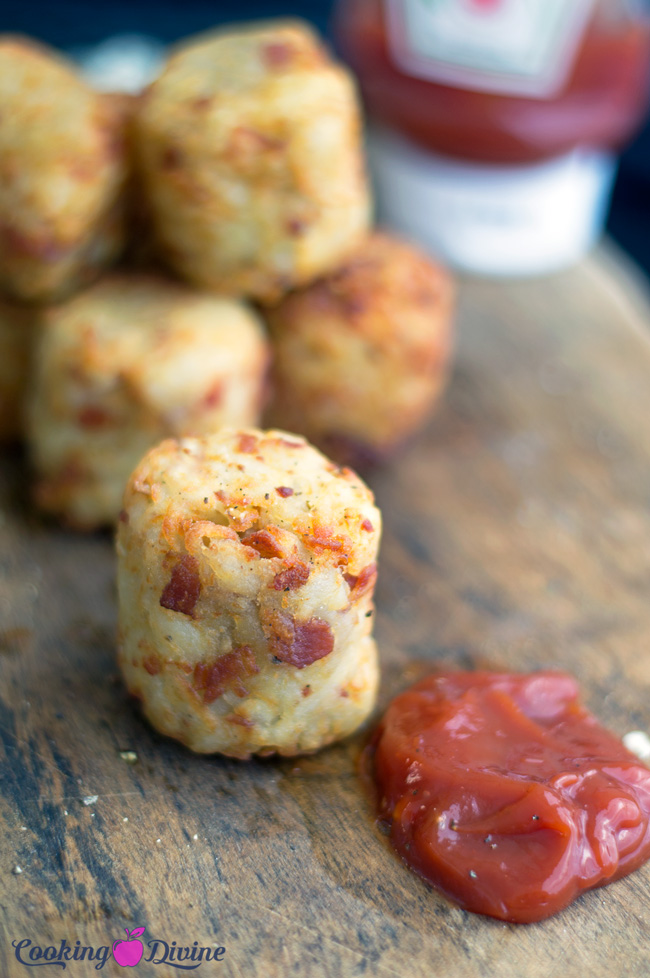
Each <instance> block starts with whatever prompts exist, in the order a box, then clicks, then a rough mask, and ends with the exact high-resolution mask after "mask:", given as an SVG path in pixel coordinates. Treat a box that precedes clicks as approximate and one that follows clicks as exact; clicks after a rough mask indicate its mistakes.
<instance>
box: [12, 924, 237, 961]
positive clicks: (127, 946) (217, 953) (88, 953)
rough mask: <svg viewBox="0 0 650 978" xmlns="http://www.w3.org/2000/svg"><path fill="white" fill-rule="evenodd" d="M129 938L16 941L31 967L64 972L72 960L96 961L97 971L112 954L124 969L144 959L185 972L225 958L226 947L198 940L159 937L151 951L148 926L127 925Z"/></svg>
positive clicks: (19, 958)
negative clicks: (109, 941)
mask: <svg viewBox="0 0 650 978" xmlns="http://www.w3.org/2000/svg"><path fill="white" fill-rule="evenodd" d="M124 930H125V931H126V940H124V939H120V940H116V941H113V943H112V945H108V944H103V945H101V947H91V946H90V945H88V944H82V943H81V941H76V942H75V943H74V944H69V943H68V941H67V939H66V938H65V937H64V938H63V939H62V940H61V942H60V944H59V945H58V947H57V946H56V945H54V944H49V945H48V946H47V947H43V946H42V945H40V944H36V943H35V942H34V941H32V940H30V938H28V937H25V938H23V940H22V941H12V944H13V947H14V954H15V955H16V960H17V961H19V962H20V964H24V965H25V966H26V967H27V968H38V967H41V966H43V965H48V964H49V965H54V966H58V967H59V968H62V969H63V970H64V971H65V969H66V968H67V966H68V964H69V963H70V962H72V961H87V962H90V963H92V965H93V966H94V968H95V971H101V970H102V968H103V967H104V965H105V964H106V962H107V961H108V960H109V959H110V958H111V957H112V958H113V959H114V960H115V962H116V964H119V965H120V967H121V968H135V967H136V965H138V964H140V962H143V963H144V962H148V963H150V964H166V965H168V966H169V967H171V968H179V969H181V970H182V971H194V969H195V968H199V967H200V966H201V965H202V964H205V962H206V961H210V962H212V961H222V960H223V958H224V956H225V954H226V949H225V947H217V946H216V945H212V947H200V946H199V942H198V941H194V942H193V943H192V944H191V945H189V946H180V945H179V944H178V943H177V942H176V941H171V942H168V941H163V940H160V938H158V939H157V940H154V941H147V950H145V946H144V944H143V943H142V941H141V940H140V937H142V935H143V934H144V932H145V928H144V927H135V928H134V929H133V930H129V929H128V927H125V928H124Z"/></svg>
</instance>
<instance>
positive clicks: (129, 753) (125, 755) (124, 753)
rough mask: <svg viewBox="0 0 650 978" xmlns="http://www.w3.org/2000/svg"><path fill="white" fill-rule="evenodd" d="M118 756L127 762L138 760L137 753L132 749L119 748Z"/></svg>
mask: <svg viewBox="0 0 650 978" xmlns="http://www.w3.org/2000/svg"><path fill="white" fill-rule="evenodd" d="M120 757H121V758H122V760H123V761H126V763H127V764H137V762H138V755H137V754H136V752H135V751H134V750H121V751H120Z"/></svg>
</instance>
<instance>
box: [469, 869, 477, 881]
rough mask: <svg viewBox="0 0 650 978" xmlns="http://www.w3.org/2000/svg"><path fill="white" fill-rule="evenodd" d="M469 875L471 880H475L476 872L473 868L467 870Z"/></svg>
mask: <svg viewBox="0 0 650 978" xmlns="http://www.w3.org/2000/svg"><path fill="white" fill-rule="evenodd" d="M469 876H470V879H473V880H475V879H476V873H475V872H474V870H473V869H470V871H469Z"/></svg>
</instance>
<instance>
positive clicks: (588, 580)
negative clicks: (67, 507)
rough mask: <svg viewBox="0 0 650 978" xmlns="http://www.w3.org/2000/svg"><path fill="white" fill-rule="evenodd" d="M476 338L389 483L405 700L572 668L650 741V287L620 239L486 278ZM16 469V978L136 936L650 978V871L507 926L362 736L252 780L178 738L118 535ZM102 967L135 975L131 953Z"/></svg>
mask: <svg viewBox="0 0 650 978" xmlns="http://www.w3.org/2000/svg"><path fill="white" fill-rule="evenodd" d="M458 325H459V343H458V352H457V360H456V369H455V374H454V378H453V382H452V384H451V389H450V391H449V394H448V397H447V400H446V403H445V404H444V406H443V407H442V408H441V410H440V411H439V413H438V414H437V416H436V417H435V418H434V420H433V421H432V423H431V424H430V426H429V427H428V429H427V430H426V431H425V432H424V434H423V435H422V436H421V437H420V438H419V439H418V440H417V441H416V442H415V443H414V444H413V445H412V446H411V448H410V449H409V451H408V452H407V453H406V454H405V455H404V456H403V457H402V458H401V459H400V460H399V461H397V462H395V464H394V465H393V466H392V467H391V468H390V469H386V470H385V471H382V472H379V473H376V474H375V475H374V476H373V477H372V479H371V480H370V481H371V483H372V485H373V488H374V489H375V491H376V494H377V498H378V502H379V504H380V506H381V507H382V509H383V512H384V516H385V536H384V542H383V547H382V554H381V565H380V579H379V585H378V591H377V608H378V614H377V637H378V639H379V645H380V650H381V660H382V665H383V681H382V689H381V702H380V707H383V706H384V705H385V704H386V703H387V701H388V700H389V698H391V697H392V696H393V695H394V694H395V693H396V692H398V691H399V690H401V689H403V688H404V687H405V686H406V685H407V684H409V683H410V682H412V681H413V680H414V679H415V678H417V677H418V676H420V675H421V674H422V673H423V672H425V671H426V670H427V669H428V668H429V667H430V665H431V664H432V663H444V664H453V665H455V666H460V667H473V666H479V665H480V666H489V667H496V668H514V669H522V670H523V669H534V668H539V667H541V666H551V667H563V668H567V669H569V670H570V671H572V672H573V673H575V675H576V676H577V677H578V678H579V680H580V682H581V683H582V686H583V688H584V693H585V698H586V701H587V703H588V705H589V707H590V708H591V709H592V710H593V711H594V712H595V713H596V714H597V715H598V716H599V717H600V718H601V720H602V721H604V722H605V723H606V724H607V725H609V726H611V728H613V729H614V730H615V731H617V732H618V733H620V734H623V733H625V732H626V731H629V730H633V729H642V730H649V731H650V695H649V693H650V689H649V687H650V512H649V507H650V306H649V305H647V304H646V301H645V299H644V297H643V295H642V289H641V288H640V287H639V285H638V284H637V282H636V280H635V279H634V275H633V274H632V275H631V274H630V272H629V270H628V269H626V267H625V266H624V265H623V264H622V263H621V261H620V259H619V258H618V257H616V256H615V255H613V253H612V251H611V249H607V250H601V251H600V252H598V253H596V255H595V256H593V257H591V258H589V259H588V260H586V261H584V262H583V263H582V264H581V265H580V266H579V267H577V268H576V269H574V270H572V271H570V272H566V273H563V274H560V275H556V276H554V277H551V278H546V279H543V280H539V281H530V282H517V283H497V282H484V281H478V280H468V281H464V282H463V283H462V286H461V297H460V308H459V315H458ZM0 464H1V468H2V478H1V482H2V489H1V496H0V510H1V525H0V629H1V634H0V653H2V654H1V655H0V670H1V677H2V680H1V688H0V695H1V701H0V733H1V735H2V740H3V742H4V757H3V760H2V768H1V770H0V776H1V779H2V785H3V795H4V798H3V800H2V802H1V803H0V819H1V825H2V834H1V836H0V838H1V839H2V842H1V843H0V847H1V853H0V905H1V907H2V911H3V916H4V920H3V935H2V948H1V950H0V953H1V954H3V955H4V956H5V960H4V961H2V962H1V963H0V975H2V976H3V978H4V976H7V978H14V976H15V978H19V976H25V975H27V974H30V973H32V972H29V971H28V970H27V967H26V966H25V965H23V964H20V963H19V962H18V961H17V959H16V957H15V953H14V948H13V947H12V941H20V940H31V941H32V945H26V947H27V948H29V947H31V946H33V945H39V946H41V947H42V948H44V947H46V946H48V945H55V946H56V947H57V949H58V948H60V942H61V940H62V939H63V938H65V939H66V941H67V943H68V945H69V946H72V947H75V946H76V944H75V942H76V941H77V940H80V941H81V942H82V945H89V946H91V947H94V948H99V947H101V946H105V945H110V944H112V942H113V941H115V940H118V939H119V938H120V937H124V933H123V929H124V928H125V927H128V928H129V929H132V928H135V927H145V928H146V930H145V934H144V937H143V940H144V941H145V944H146V942H147V941H153V940H156V939H158V940H161V941H162V940H164V941H166V942H167V944H168V945H169V946H170V947H173V944H172V942H173V941H176V942H177V945H179V946H189V947H193V946H194V942H195V941H196V942H198V944H197V946H204V947H213V946H214V948H217V947H224V948H225V949H226V950H225V953H224V954H223V956H222V960H221V961H219V962H216V963H215V962H211V963H209V964H205V963H204V964H202V965H200V967H198V968H197V969H196V970H194V971H192V972H191V973H192V974H197V975H210V976H212V975H224V976H232V978H239V976H243V978H249V976H254V978H257V976H260V978H262V976H263V978H273V976H285V975H297V976H304V978H307V976H310V978H311V976H314V978H316V976H318V978H322V976H332V978H339V976H356V975H372V976H378V978H388V976H391V975H392V976H404V978H416V976H426V978H432V976H434V975H435V976H446V978H456V976H463V978H464V976H476V978H478V976H489V978H492V976H503V978H509V976H512V978H521V976H533V978H536V976H540V978H542V976H543V978H553V976H562V978H570V976H580V978H583V976H585V975H589V976H603V978H605V976H607V978H611V976H612V975H614V976H616V975H621V976H622V975H626V976H627V975H629V976H634V978H642V976H644V975H650V925H649V924H648V916H649V908H650V866H648V867H647V868H645V869H642V870H640V871H639V872H637V873H635V874H634V875H633V876H632V877H630V878H628V879H625V880H622V881H621V882H619V883H616V884H614V885H613V886H611V887H607V888H605V889H602V890H598V891H594V892H592V893H589V894H587V895H585V896H584V897H582V898H581V899H580V900H578V901H577V902H576V903H575V904H574V905H573V906H571V907H570V908H569V909H567V910H566V911H565V912H564V913H562V914H560V915H559V916H557V917H556V918H554V919H551V920H549V921H547V922H545V923H543V924H539V925H531V926H519V927H518V926H511V925H505V924H502V923H499V922H496V921H493V920H489V919H486V918H482V917H478V916H474V915H472V914H468V913H464V912H463V911H461V910H459V909H457V908H456V907H455V906H453V905H452V904H450V903H449V902H447V901H446V900H445V899H444V898H442V897H441V896H439V895H438V894H437V893H436V892H435V891H434V890H433V889H431V888H430V887H428V886H426V885H425V884H424V883H423V882H422V881H421V880H419V879H417V878H416V877H415V876H414V875H412V874H411V873H410V872H409V871H408V870H407V869H406V868H405V867H404V866H403V865H402V864H401V863H400V862H399V861H398V859H397V858H396V857H395V856H394V855H393V853H392V852H391V850H390V848H389V847H388V845H387V843H386V840H385V838H384V837H383V836H382V835H381V833H380V832H379V831H378V829H377V828H376V826H375V824H374V822H373V817H372V809H371V805H370V803H369V801H368V799H367V798H366V796H365V794H364V791H363V789H362V786H361V784H360V781H359V778H358V776H357V760H358V754H359V750H360V746H361V744H362V737H361V736H359V737H357V738H354V739H352V740H351V741H349V742H348V743H346V744H344V745H341V746H338V747H335V748H333V749H330V750H326V751H323V752H322V753H320V754H318V755H316V756H313V757H309V758H301V759H297V760H293V761H292V760H281V761H272V760H270V761H269V760H267V761H260V762H250V763H237V762H234V761H227V760H222V759H219V758H210V757H199V756H193V755H192V754H190V753H189V752H188V751H186V750H185V749H183V748H181V747H180V746H177V745H176V744H175V743H173V742H170V741H166V740H164V739H163V738H161V737H159V736H157V735H156V734H155V733H154V732H153V731H152V730H151V729H150V728H149V727H148V726H147V724H146V723H145V722H144V721H143V720H142V719H141V718H140V715H139V714H138V711H137V709H136V708H135V707H134V706H133V705H132V704H131V703H130V702H129V701H128V700H127V698H126V696H125V693H124V689H123V688H122V686H121V685H120V683H119V681H118V679H117V677H116V667H115V653H114V645H115V641H114V636H115V592H114V583H113V577H114V569H115V567H114V559H113V551H112V546H111V541H110V538H109V537H108V536H101V535H99V536H87V537H85V536H78V535H74V534H72V533H67V532H64V531H62V530H59V529H56V528H52V527H49V526H45V525H43V524H42V523H41V522H39V521H38V520H37V519H36V518H35V517H34V516H33V514H31V513H30V511H29V510H28V508H27V506H26V504H25V495H26V475H25V471H24V469H23V466H22V464H21V462H20V459H17V458H9V459H8V458H7V457H6V456H5V457H3V459H2V462H1V463H0ZM121 751H134V752H135V753H136V754H137V762H136V763H129V762H128V760H127V759H124V757H123V756H122V755H121V753H120V752H121ZM94 796H97V797H96V799H95V798H94ZM84 798H85V799H86V800H88V799H92V800H91V801H90V803H89V804H84V801H83V799H84ZM16 867H20V869H21V870H22V871H21V872H18V870H17V869H16ZM162 947H163V945H162V944H161V945H159V949H162ZM25 953H26V952H25V951H24V952H23V954H25ZM148 955H149V949H148V948H146V952H145V956H148ZM66 971H67V974H69V975H70V978H75V976H86V975H91V974H97V973H98V972H97V971H95V968H94V962H92V963H91V962H89V961H87V960H86V961H74V960H73V961H70V962H69V963H68V965H67V969H66ZM61 973H62V969H61V968H59V967H57V966H56V965H54V964H51V965H48V966H43V970H42V971H39V972H36V974H38V975H44V976H45V975H49V974H57V975H60V974H61ZM99 973H100V974H103V975H110V976H113V975H118V974H119V975H124V974H126V973H127V972H126V970H125V969H124V968H120V967H118V966H117V964H116V963H115V961H114V960H112V959H111V960H110V961H108V962H107V963H106V965H105V967H104V968H103V969H101V971H100V972H99ZM128 973H129V974H131V973H132V974H133V975H134V976H138V978H140V976H162V978H169V976H171V975H178V974H184V973H187V972H184V971H181V970H179V969H177V968H175V967H173V966H172V965H170V964H169V962H168V963H167V964H154V963H146V962H144V961H143V962H141V963H140V964H139V965H138V966H137V967H136V968H134V969H133V971H132V972H128Z"/></svg>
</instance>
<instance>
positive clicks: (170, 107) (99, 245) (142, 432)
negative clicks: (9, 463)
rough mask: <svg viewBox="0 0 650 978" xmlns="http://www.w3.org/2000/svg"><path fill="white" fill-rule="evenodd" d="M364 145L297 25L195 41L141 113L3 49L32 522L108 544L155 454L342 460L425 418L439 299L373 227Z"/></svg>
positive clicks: (0, 291) (7, 412) (13, 369)
mask: <svg viewBox="0 0 650 978" xmlns="http://www.w3.org/2000/svg"><path fill="white" fill-rule="evenodd" d="M361 136H362V133H361V120H360V112H359V107H358V103H357V96H356V91H355V86H354V83H353V81H352V79H351V77H350V75H349V73H348V72H347V70H346V69H345V68H344V67H342V66H341V65H339V64H337V63H336V62H335V61H333V60H332V58H331V57H330V55H329V54H328V52H327V51H326V49H325V48H324V46H323V45H322V43H321V42H320V40H319V39H318V38H317V37H316V36H315V35H314V33H313V32H312V30H311V29H310V28H309V27H307V26H306V25H304V24H302V23H300V22H293V21H292V22H289V21H277V22H265V23H261V24H252V25H250V26H240V25H238V26H237V27H236V28H224V29H220V30H218V31H216V32H214V33H211V34H208V35H204V36H201V37H199V38H195V39H192V40H190V41H189V42H186V43H184V44H183V45H181V46H179V47H178V48H176V49H175V50H174V51H173V52H172V53H171V54H170V57H169V58H168V60H167V62H166V64H165V65H164V67H163V70H162V72H161V74H160V75H159V77H158V78H157V79H156V80H154V81H153V82H152V83H151V84H150V85H149V86H148V88H146V89H145V91H144V92H142V93H141V94H140V95H137V96H127V95H124V94H119V93H116V94H105V93H100V92H97V91H95V90H93V89H92V88H91V87H90V86H89V85H88V84H87V83H86V82H85V81H84V79H83V78H82V77H81V75H80V74H78V73H77V71H76V69H75V67H74V66H73V65H72V64H70V63H68V62H66V61H65V60H64V59H63V58H61V57H60V56H59V55H58V54H56V53H55V52H53V51H50V50H48V49H46V48H44V47H41V46H40V45H37V44H36V43H34V42H32V41H30V40H28V39H23V38H18V37H8V36H5V37H0V439H1V440H2V441H4V442H7V441H12V440H16V439H20V438H22V437H23V436H24V437H25V439H26V442H27V446H28V454H29V458H30V463H31V466H32V470H33V475H34V486H35V491H34V495H35V500H36V503H37V505H38V506H39V507H40V508H41V509H42V510H43V511H44V512H46V513H49V514H51V515H52V516H54V517H56V518H58V519H59V520H61V521H62V522H64V523H66V524H68V525H70V526H73V527H76V528H80V529H94V528H97V527H101V526H106V525H111V524H114V523H115V521H116V519H117V516H118V514H119V512H120V507H121V501H122V494H123V491H124V486H125V483H126V481H127V478H128V476H129V474H130V473H131V471H132V470H133V469H134V468H135V466H136V464H137V463H138V462H139V460H140V458H141V457H142V455H143V454H144V453H145V452H146V451H147V450H148V449H149V448H150V447H151V446H153V445H155V444H156V443H158V442H160V441H161V439H163V438H166V437H178V438H182V437H185V436H201V435H204V434H208V433H210V432H213V431H216V430H218V429H220V428H221V427H222V426H228V427H231V428H233V427H234V428H238V427H239V428H246V427H249V426H251V425H257V424H259V423H260V421H261V420H262V418H265V419H266V420H268V421H270V422H271V423H273V424H274V425H278V426H281V427H283V428H285V429H288V430H292V431H297V432H299V433H302V434H304V435H306V436H307V437H308V438H310V439H311V440H312V441H313V442H314V443H315V444H316V445H317V446H318V447H321V448H324V449H325V450H327V451H328V452H329V454H330V455H332V456H333V457H334V458H335V459H336V460H337V461H353V462H354V463H356V464H362V463H364V462H365V461H367V460H377V459H383V458H386V457H389V456H390V455H391V454H392V453H393V452H394V451H395V450H396V449H397V448H399V446H400V445H401V444H403V443H404V441H405V440H406V439H407V438H408V436H409V435H410V434H411V433H412V432H413V431H415V430H416V429H417V428H418V427H419V426H420V425H421V424H422V422H423V421H424V420H425V419H426V418H427V417H428V415H429V413H430V410H431V407H432V405H433V404H434V402H435V401H436V399H437V397H438V394H439V391H440V389H441V386H442V383H443V380H444V378H445V374H446V367H447V362H448V353H449V347H450V320H451V305H452V285H451V282H450V279H449V276H448V275H447V273H446V272H445V271H444V270H443V269H442V268H440V267H439V266H438V265H436V264H435V263H433V262H432V261H431V260H430V259H428V258H427V257H425V256H424V255H423V254H421V253H419V252H418V251H416V250H415V249H414V248H412V247H411V246H410V245H407V244H406V243H404V242H402V241H399V240H396V239H394V238H392V237H391V236H390V235H388V234H385V233H382V234H378V233H374V232H372V231H371V229H370V222H371V202H370V195H369V191H368V186H367V182H366V175H365V164H364V157H363V149H362V142H361ZM267 327H268V328H267ZM264 412H266V413H264Z"/></svg>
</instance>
